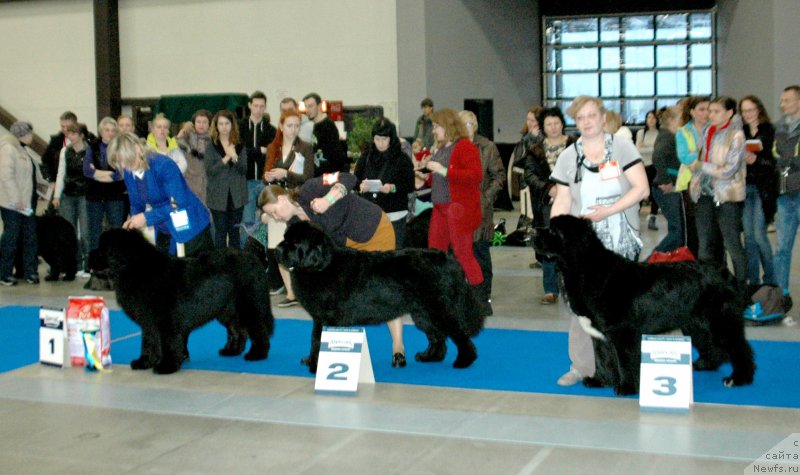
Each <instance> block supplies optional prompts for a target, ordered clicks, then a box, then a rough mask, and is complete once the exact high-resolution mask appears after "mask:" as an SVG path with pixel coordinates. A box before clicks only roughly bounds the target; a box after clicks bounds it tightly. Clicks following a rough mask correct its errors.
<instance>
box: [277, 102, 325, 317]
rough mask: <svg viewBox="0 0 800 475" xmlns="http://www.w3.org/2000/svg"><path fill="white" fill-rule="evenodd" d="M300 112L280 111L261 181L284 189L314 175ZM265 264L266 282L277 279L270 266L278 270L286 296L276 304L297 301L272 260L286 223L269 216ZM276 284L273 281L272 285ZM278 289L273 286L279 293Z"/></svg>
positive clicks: (284, 272)
mask: <svg viewBox="0 0 800 475" xmlns="http://www.w3.org/2000/svg"><path fill="white" fill-rule="evenodd" d="M301 119H302V118H301V116H300V113H299V112H297V110H296V109H290V110H287V111H285V112H283V113H282V114H281V119H280V122H279V123H278V130H277V132H276V133H275V139H274V140H273V141H272V143H271V144H269V146H268V147H267V162H266V164H265V166H264V170H265V171H264V181H266V182H267V183H270V184H274V185H278V186H281V187H283V188H286V189H292V188H296V187H299V186H301V185H302V184H303V183H305V182H306V181H307V180H308V179H309V178H312V177H313V176H314V168H315V167H314V151H313V150H312V148H311V146H310V145H309V144H307V143H306V142H303V141H302V140H300V138H299V137H298V134H299V133H300V122H301ZM267 228H268V231H267V239H268V241H267V266H268V267H269V269H270V277H271V278H270V282H273V281H277V279H276V278H275V277H273V276H274V269H278V270H280V277H281V280H282V281H283V287H284V288H285V289H286V298H285V299H283V301H281V302H280V303H278V307H281V308H285V307H292V306H294V305H297V300H296V299H295V298H294V292H293V291H292V279H291V277H290V276H289V271H288V270H286V269H285V268H284V267H282V266H279V265H278V261H276V260H275V247H276V246H277V245H278V244H279V243H280V242H281V241H283V233H284V232H285V231H286V223H282V222H278V221H276V220H274V219H270V220H269V221H268V222H267ZM276 286H277V287H279V286H280V285H279V284H273V285H272V287H273V288H274V287H276ZM280 292H281V289H276V290H275V294H276V295H277V294H279V293H280Z"/></svg>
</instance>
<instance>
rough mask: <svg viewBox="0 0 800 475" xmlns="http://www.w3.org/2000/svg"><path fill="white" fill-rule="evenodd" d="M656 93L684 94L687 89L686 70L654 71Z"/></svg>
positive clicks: (666, 94) (668, 94)
mask: <svg viewBox="0 0 800 475" xmlns="http://www.w3.org/2000/svg"><path fill="white" fill-rule="evenodd" d="M656 88H657V90H658V95H659V96H661V95H665V96H685V95H686V94H687V93H688V92H689V91H688V87H687V84H686V71H659V72H657V73H656Z"/></svg>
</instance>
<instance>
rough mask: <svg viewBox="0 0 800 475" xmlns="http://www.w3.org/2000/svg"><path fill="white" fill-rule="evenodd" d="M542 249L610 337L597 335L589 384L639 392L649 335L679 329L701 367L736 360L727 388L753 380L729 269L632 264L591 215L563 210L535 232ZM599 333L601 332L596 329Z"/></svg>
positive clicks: (741, 304)
mask: <svg viewBox="0 0 800 475" xmlns="http://www.w3.org/2000/svg"><path fill="white" fill-rule="evenodd" d="M533 242H534V247H535V249H536V251H538V252H540V253H542V254H544V255H546V256H550V257H553V258H555V259H556V261H557V263H558V267H559V270H560V271H561V274H562V277H563V283H564V289H565V292H566V297H567V301H568V302H569V305H570V307H571V308H572V311H573V312H574V313H575V314H576V315H581V316H585V317H588V318H589V319H590V320H591V323H592V327H593V328H594V329H596V330H597V331H599V332H600V333H601V334H602V336H603V337H604V338H605V340H603V339H602V338H596V337H595V335H593V338H595V340H594V342H595V352H596V356H597V358H596V366H597V373H596V374H595V377H594V378H586V379H584V384H586V385H587V386H612V387H614V391H615V393H616V394H619V395H626V394H635V393H637V392H638V390H639V364H640V358H641V339H642V335H643V334H660V333H665V332H669V331H672V330H676V329H680V330H681V331H682V332H683V334H684V335H687V336H691V337H692V344H693V345H694V346H695V347H696V348H697V351H698V353H699V354H700V357H699V359H698V360H697V361H696V362H695V363H694V367H695V369H696V370H716V369H717V368H719V366H720V365H721V364H722V363H724V362H726V361H730V362H731V365H732V366H733V373H732V374H731V375H730V376H728V377H726V378H724V379H723V383H724V384H725V386H742V385H747V384H751V383H752V382H753V375H754V373H755V364H754V362H753V350H752V349H751V347H750V344H749V343H747V340H746V339H745V335H744V319H743V318H742V312H743V310H744V308H745V307H746V306H747V300H746V298H745V296H744V294H745V293H744V292H742V291H740V290H739V289H738V287H737V285H736V283H735V282H734V281H733V278H732V277H731V275H730V274H729V273H728V272H727V271H726V270H722V269H719V268H717V267H714V266H712V265H710V264H703V263H697V262H681V263H674V264H645V263H639V262H632V261H629V260H627V259H625V258H624V257H621V256H619V255H617V254H615V253H614V252H612V251H610V250H608V249H606V248H605V247H604V246H603V244H602V243H601V242H600V239H598V237H597V235H596V234H595V232H594V229H593V228H592V224H591V222H590V221H589V220H585V219H580V218H576V217H574V216H567V215H565V216H558V217H555V218H553V219H552V220H551V221H550V227H549V228H543V229H542V228H540V229H537V230H536V231H535V235H534V239H533ZM598 336H599V335H598Z"/></svg>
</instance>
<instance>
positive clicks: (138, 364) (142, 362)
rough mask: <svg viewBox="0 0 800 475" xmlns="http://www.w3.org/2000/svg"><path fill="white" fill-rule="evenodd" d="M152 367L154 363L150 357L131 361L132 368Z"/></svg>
mask: <svg viewBox="0 0 800 475" xmlns="http://www.w3.org/2000/svg"><path fill="white" fill-rule="evenodd" d="M152 367H153V363H151V362H150V358H145V357H141V358H139V359H135V360H133V361H131V369H137V370H138V369H150V368H152Z"/></svg>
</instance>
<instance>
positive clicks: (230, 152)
mask: <svg viewBox="0 0 800 475" xmlns="http://www.w3.org/2000/svg"><path fill="white" fill-rule="evenodd" d="M224 148H225V156H226V157H227V158H228V159H229V160H233V163H236V162H238V161H239V156H238V155H237V154H236V147H235V146H233V145H231V144H228V145H226V146H225V147H224ZM226 163H227V162H226Z"/></svg>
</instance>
